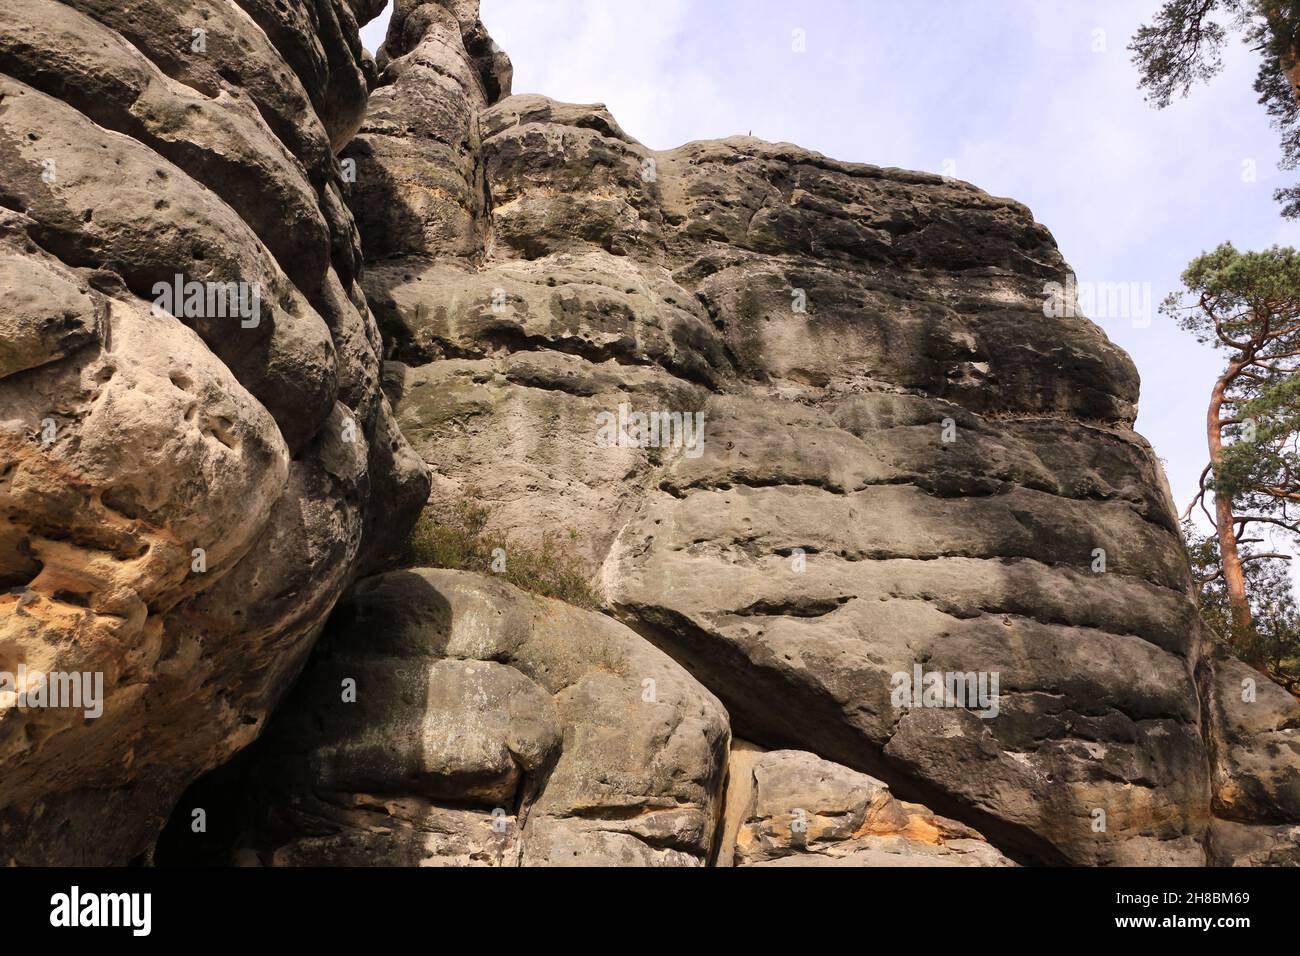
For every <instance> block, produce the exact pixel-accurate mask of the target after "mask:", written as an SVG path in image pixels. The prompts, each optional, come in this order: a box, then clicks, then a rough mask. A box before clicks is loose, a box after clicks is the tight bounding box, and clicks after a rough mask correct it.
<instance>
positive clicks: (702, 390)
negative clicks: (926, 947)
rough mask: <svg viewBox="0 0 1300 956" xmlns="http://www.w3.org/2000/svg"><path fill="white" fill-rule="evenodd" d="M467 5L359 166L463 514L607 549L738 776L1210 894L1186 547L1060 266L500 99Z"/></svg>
mask: <svg viewBox="0 0 1300 956" xmlns="http://www.w3.org/2000/svg"><path fill="white" fill-rule="evenodd" d="M473 6H474V5H473V4H465V5H460V6H458V5H450V7H448V6H445V5H438V4H431V3H424V4H419V3H415V2H410V3H406V4H404V5H403V6H402V10H399V13H401V12H402V11H405V14H404V15H403V16H401V18H400V23H399V22H398V18H395V26H394V29H393V31H392V32H390V36H389V42H388V44H387V53H388V55H389V61H388V63H387V65H386V69H385V76H386V77H387V78H388V80H389V85H387V86H384V87H383V88H382V89H381V90H380V91H379V92H378V93H377V94H376V96H375V97H374V98H373V100H372V109H371V113H370V115H369V116H368V117H367V120H366V122H365V124H364V125H363V127H362V132H361V134H360V135H359V137H358V140H357V142H356V144H355V146H354V147H353V152H354V153H355V154H356V155H357V156H358V158H359V159H360V160H361V162H360V163H359V167H358V168H359V173H360V176H361V183H360V189H359V190H358V192H357V194H356V195H357V197H358V202H357V207H356V208H357V212H358V217H359V218H360V219H361V220H362V222H363V226H362V232H363V236H364V238H365V255H366V258H367V260H368V261H369V263H370V265H371V268H370V270H369V271H368V273H367V279H366V288H367V293H368V297H369V299H370V301H371V302H372V304H373V306H374V308H375V310H376V313H377V315H378V316H379V319H380V322H381V325H382V327H383V328H384V329H385V332H386V334H387V337H388V340H389V342H390V346H389V353H388V356H387V357H388V358H389V359H390V360H391V363H392V364H390V365H389V366H388V370H387V375H386V382H387V385H388V389H389V394H390V397H391V398H392V400H393V401H394V403H395V407H396V410H397V415H398V419H399V421H400V422H401V425H402V428H403V430H404V431H405V433H406V434H407V435H408V436H409V437H410V438H411V440H412V444H413V446H414V447H415V449H416V451H417V452H418V453H419V454H420V455H421V457H423V458H424V459H425V460H426V461H427V462H429V463H430V464H431V466H432V467H433V470H434V472H435V474H436V477H435V481H434V491H433V495H432V503H433V505H434V506H435V507H438V508H443V509H446V508H450V507H452V506H454V505H455V503H456V502H457V501H459V500H461V499H463V498H464V497H465V496H466V495H467V494H468V493H469V491H470V489H471V488H472V489H474V490H475V492H476V494H477V495H478V496H479V498H480V499H481V501H482V503H483V504H485V505H487V506H488V507H489V508H490V510H491V513H492V516H493V517H492V526H491V529H490V530H492V531H494V532H502V533H504V534H506V535H508V536H509V537H510V538H511V539H512V540H519V541H521V542H524V543H528V542H530V541H534V542H535V541H536V540H538V539H539V538H541V537H543V536H545V535H547V534H567V533H569V532H575V533H578V534H579V535H580V536H581V538H580V541H581V545H580V550H581V553H582V555H583V557H584V559H585V560H586V561H587V562H588V567H589V568H590V569H591V570H592V571H594V572H597V573H598V574H599V580H600V583H601V587H602V590H603V594H604V597H605V599H606V602H607V609H608V610H609V611H610V612H612V613H613V614H615V615H616V616H618V617H619V618H620V619H621V620H623V621H624V622H626V623H627V624H628V625H629V626H630V627H632V628H633V629H634V630H636V631H637V632H639V633H641V634H642V635H644V636H646V637H648V638H649V639H650V640H651V641H653V642H654V643H655V644H656V645H657V646H659V647H661V648H662V649H664V650H665V651H667V652H668V653H669V654H671V655H672V656H673V657H674V658H676V659H677V660H678V661H679V662H681V663H682V664H684V665H685V666H686V668H687V669H688V670H689V671H690V672H691V673H692V674H694V675H695V676H696V677H697V678H698V679H699V680H700V681H701V682H702V683H704V684H705V685H706V686H708V687H709V688H710V689H711V690H712V691H714V692H715V693H717V694H718V696H719V698H720V699H721V700H722V701H723V702H724V703H725V704H726V706H727V708H728V711H729V712H730V715H731V718H732V722H733V726H734V729H735V731H736V733H737V734H739V735H741V736H744V737H746V738H747V739H751V740H754V741H756V742H758V743H760V744H762V745H764V746H768V747H785V748H794V749H799V750H804V751H809V752H815V753H816V754H818V755H820V756H821V757H822V758H825V759H828V760H831V761H834V762H836V763H838V764H842V765H843V766H845V767H847V768H850V769H852V770H854V771H857V772H860V773H865V774H868V775H870V776H872V777H874V778H876V779H879V780H881V781H884V782H886V783H888V785H889V786H890V788H891V789H892V791H893V792H894V793H895V794H896V795H897V796H898V798H899V799H905V800H916V801H919V802H921V803H923V804H924V805H926V806H928V807H931V808H932V809H933V810H934V812H936V813H940V814H943V815H944V816H945V817H950V818H953V819H957V820H960V821H962V823H963V824H965V825H968V826H971V827H974V828H975V829H977V830H978V831H979V832H980V833H982V834H984V836H986V837H987V838H988V839H989V840H991V841H992V842H993V843H994V844H995V845H997V847H998V848H999V849H1000V850H1002V851H1003V852H1005V853H1008V854H1012V855H1014V856H1016V857H1017V858H1020V859H1023V860H1025V861H1037V862H1051V863H1075V864H1124V863H1127V864H1141V863H1155V862H1159V863H1166V862H1168V863H1175V862H1176V863H1190V864H1195V863H1201V862H1203V861H1204V840H1205V836H1206V829H1207V827H1208V824H1209V819H1210V806H1209V803H1210V779H1209V778H1210V771H1209V763H1208V758H1207V751H1206V746H1205V743H1204V736H1203V732H1204V722H1203V717H1202V712H1201V705H1200V701H1199V696H1198V692H1197V685H1196V680H1195V678H1194V675H1195V673H1196V669H1197V667H1198V665H1199V663H1200V659H1201V646H1202V643H1203V635H1202V632H1201V626H1200V624H1199V621H1198V616H1197V613H1196V608H1195V605H1194V602H1193V600H1192V598H1191V586H1190V578H1189V574H1188V569H1187V562H1186V558H1185V556H1184V554H1183V550H1182V546H1181V542H1180V539H1179V536H1178V528H1177V522H1176V517H1175V513H1174V509H1173V507H1172V504H1171V502H1170V499H1169V494H1168V489H1167V486H1166V482H1165V480H1164V476H1163V474H1162V473H1161V470H1160V467H1159V464H1158V462H1157V460H1156V458H1155V456H1154V455H1153V454H1152V452H1151V449H1150V447H1149V446H1148V445H1147V444H1146V442H1145V441H1143V439H1142V438H1141V437H1140V436H1138V435H1137V434H1136V433H1135V432H1134V431H1133V428H1132V424H1133V419H1134V416H1135V413H1136V404H1137V397H1138V380H1137V374H1136V371H1135V370H1134V367H1133V365H1132V363H1131V362H1130V361H1129V359H1128V357H1127V356H1125V355H1124V354H1123V352H1122V351H1121V350H1120V349H1118V348H1117V347H1116V346H1115V345H1113V344H1112V343H1111V342H1109V341H1108V340H1107V339H1106V337H1105V335H1104V334H1102V332H1101V331H1100V330H1099V329H1098V328H1097V327H1096V326H1095V325H1093V324H1092V323H1091V322H1089V321H1088V320H1087V319H1086V318H1084V317H1083V316H1081V315H1076V314H1072V313H1067V314H1059V313H1054V314H1053V315H1048V314H1047V313H1046V312H1045V309H1044V306H1045V304H1046V303H1047V302H1048V301H1049V299H1050V297H1051V292H1052V290H1053V286H1052V284H1053V283H1057V284H1060V285H1062V286H1064V285H1065V283H1066V281H1067V277H1068V275H1069V269H1068V266H1067V265H1066V263H1065V262H1064V261H1063V259H1062V258H1061V255H1060V253H1059V251H1058V250H1057V248H1056V245H1055V243H1054V241H1053V240H1052V237H1051V235H1050V234H1049V233H1048V231H1047V230H1046V229H1045V228H1044V227H1043V226H1042V225H1040V224H1039V223H1037V222H1035V221H1034V219H1033V217H1032V215H1031V214H1030V212H1029V210H1027V209H1026V208H1025V207H1024V206H1022V205H1020V204H1019V203H1016V202H1014V201H1012V200H1007V199H999V198H995V197H991V196H988V195H987V194H985V193H983V192H981V191H979V190H978V189H976V188H974V187H972V186H970V185H968V184H966V183H962V182H958V181H955V180H950V179H944V178H941V177H938V176H932V175H929V174H924V173H913V172H905V171H901V170H895V169H882V168H879V167H874V166H868V165H860V164H851V163H843V162H837V161H835V160H832V159H829V158H827V157H824V156H821V155H818V154H816V153H813V152H810V151H808V150H803V149H800V148H798V147H796V146H791V145H789V144H771V143H765V142H762V141H759V140H756V139H752V138H748V137H733V138H731V139H727V140H721V141H715V142H700V143H692V144H688V145H686V146H683V147H681V148H679V149H676V150H670V151H662V152H657V151H654V150H650V149H648V148H646V147H645V146H644V145H642V144H640V143H638V142H637V141H636V140H635V139H633V138H632V137H631V136H629V135H628V134H627V133H626V132H625V131H624V130H623V129H622V128H621V127H620V126H619V124H618V123H617V122H616V121H615V119H614V118H613V117H612V116H611V115H610V113H609V111H608V110H607V109H606V108H605V107H604V106H602V105H599V104H593V105H574V104H561V103H556V102H554V101H551V100H548V99H546V98H545V97H542V96H536V95H531V94H527V95H513V96H498V95H497V94H495V93H494V92H493V91H492V90H491V89H490V84H488V83H485V82H484V79H483V73H482V71H481V69H480V64H479V63H478V62H477V61H476V60H475V58H474V56H473V55H472V53H471V51H470V49H469V47H468V45H467V43H466V40H465V32H464V27H465V24H466V23H467V22H469V21H471V20H473V19H474V16H473V15H472V8H473ZM1048 311H1051V310H1048ZM619 406H625V407H626V408H627V409H628V410H629V411H642V412H650V411H667V412H676V413H680V414H691V415H694V414H695V413H702V415H703V420H704V423H705V425H704V428H705V441H704V444H703V447H702V449H700V448H694V449H687V448H684V447H681V446H680V445H678V446H675V447H674V446H672V444H671V443H669V445H670V447H640V446H639V444H637V443H633V444H632V445H631V446H629V445H628V444H626V443H624V444H620V445H618V446H616V447H602V446H601V444H600V443H599V441H598V435H597V429H598V422H599V421H600V419H599V417H598V416H601V415H602V414H603V413H617V411H618V409H619ZM1101 557H1104V570H1103V566H1102V565H1101V564H1099V558H1101ZM918 663H920V664H923V665H924V666H925V667H926V669H927V670H943V671H959V672H962V673H965V672H972V671H973V672H996V673H997V674H998V675H999V678H1000V682H1001V689H1000V693H1001V697H1000V701H999V705H1000V706H999V713H998V715H997V716H996V717H993V718H991V719H981V718H979V717H977V716H975V715H974V714H973V713H971V712H969V711H966V710H961V709H955V710H954V709H944V710H932V709H926V708H912V707H896V706H894V704H893V702H892V701H891V694H890V691H891V679H892V677H893V675H894V674H896V673H900V672H909V673H910V672H911V670H912V668H913V666H914V665H915V664H918ZM1099 813H1100V814H1104V815H1105V819H1104V825H1099V824H1100V819H1101V818H1100V817H1099V816H1098V814H1099Z"/></svg>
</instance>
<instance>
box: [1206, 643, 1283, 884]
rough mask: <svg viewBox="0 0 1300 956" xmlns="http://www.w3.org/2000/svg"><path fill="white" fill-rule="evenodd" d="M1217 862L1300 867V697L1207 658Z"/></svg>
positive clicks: (1230, 663) (1242, 668)
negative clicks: (1298, 698) (1216, 818)
mask: <svg viewBox="0 0 1300 956" xmlns="http://www.w3.org/2000/svg"><path fill="white" fill-rule="evenodd" d="M1206 670H1207V672H1208V673H1207V675H1206V678H1205V683H1206V690H1207V695H1206V696H1207V699H1208V700H1209V706H1208V708H1207V710H1208V711H1209V714H1208V718H1209V719H1208V740H1209V748H1210V756H1211V767H1212V772H1213V786H1214V793H1213V800H1214V813H1215V815H1216V816H1217V817H1220V818H1222V819H1218V820H1215V822H1214V826H1213V828H1212V830H1211V833H1210V840H1209V847H1210V856H1211V860H1212V861H1213V862H1214V863H1215V864H1216V865H1221V866H1229V865H1238V866H1245V865H1249V866H1268V865H1280V864H1284V863H1285V864H1287V865H1292V866H1295V865H1300V700H1296V698H1295V697H1293V696H1291V694H1289V693H1287V692H1286V691H1285V690H1283V689H1282V688H1281V687H1279V686H1278V685H1277V684H1274V683H1273V682H1272V681H1270V680H1269V679H1268V678H1267V677H1265V676H1264V675H1263V674H1261V673H1259V672H1258V671H1256V670H1254V669H1253V668H1251V667H1248V666H1247V665H1245V664H1243V663H1241V662H1240V661H1235V660H1231V659H1214V660H1211V661H1207V662H1206Z"/></svg>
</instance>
